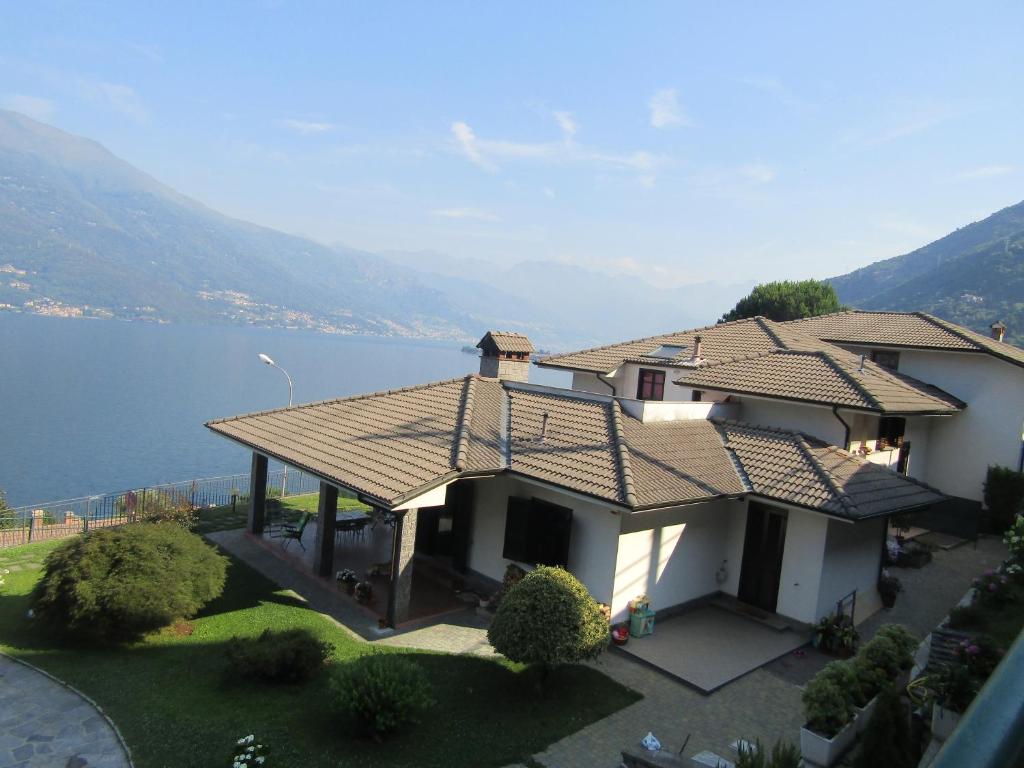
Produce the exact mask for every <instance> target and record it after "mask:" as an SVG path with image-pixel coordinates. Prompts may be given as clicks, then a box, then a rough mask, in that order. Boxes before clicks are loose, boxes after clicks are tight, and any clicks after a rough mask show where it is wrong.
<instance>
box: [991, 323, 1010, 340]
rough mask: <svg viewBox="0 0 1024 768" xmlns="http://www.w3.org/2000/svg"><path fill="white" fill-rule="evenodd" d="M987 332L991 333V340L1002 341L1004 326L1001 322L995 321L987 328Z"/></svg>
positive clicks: (1004, 332) (1004, 333)
mask: <svg viewBox="0 0 1024 768" xmlns="http://www.w3.org/2000/svg"><path fill="white" fill-rule="evenodd" d="M989 330H990V331H992V338H993V339H995V340H996V341H1002V340H1003V336H1005V335H1006V326H1005V325H1004V324H1003V321H1002V320H996V321H995V322H994V323H992V325H990V326H989Z"/></svg>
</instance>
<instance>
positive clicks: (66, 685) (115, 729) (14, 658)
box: [0, 651, 135, 768]
mask: <svg viewBox="0 0 1024 768" xmlns="http://www.w3.org/2000/svg"><path fill="white" fill-rule="evenodd" d="M0 657H2V658H5V659H9V660H10V661H13V662H14V663H15V664H21V666H23V667H27V668H28V669H31V670H32V671H33V672H38V673H39V674H41V675H43V676H44V677H48V678H49V679H50V680H52V681H53V682H55V683H57V684H58V685H60V686H61V687H63V688H66V689H67V690H69V691H71V692H72V693H73V694H75V695H76V696H78V697H79V698H80V699H82V700H83V701H85V702H87V703H88V704H90V705H91V706H92V707H93V708H94V709H95V710H96V711H97V712H99V714H100V717H102V718H103V719H104V720H105V721H106V723H107V725H109V726H110V729H111V730H112V731H113V732H114V735H115V736H116V737H117V742H118V744H120V745H121V749H122V750H123V751H124V756H125V758H127V760H128V768H135V762H134V761H133V760H132V751H131V749H130V748H129V747H128V743H127V742H126V741H125V740H124V736H122V735H121V730H120V729H119V728H118V727H117V725H116V724H115V723H114V721H113V720H111V719H110V717H109V716H108V715H107V713H106V712H104V711H103V707H101V706H100V705H99V704H97V703H96V702H95V701H93V700H92V699H91V698H90V697H88V696H86V695H85V694H84V693H82V692H81V691H80V690H78V689H77V688H75V686H73V685H71V684H70V683H65V682H64V681H63V680H61V679H60V678H59V677H54V676H53V675H51V674H50V673H49V672H47V671H46V670H45V669H40V668H39V667H37V666H36V665H35V664H30V663H29V662H27V661H25V660H24V659H19V658H18V657H17V656H11V655H10V654H9V653H4V652H3V651H0Z"/></svg>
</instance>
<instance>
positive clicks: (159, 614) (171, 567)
mask: <svg viewBox="0 0 1024 768" xmlns="http://www.w3.org/2000/svg"><path fill="white" fill-rule="evenodd" d="M227 563H228V560H227V558H226V557H224V556H222V555H219V554H217V551H216V550H215V549H214V548H213V547H211V546H209V545H208V544H206V543H205V542H204V541H203V540H202V539H201V538H200V537H199V536H196V535H195V534H193V533H189V532H188V531H186V530H185V529H184V528H181V527H180V526H177V525H173V524H171V523H154V524H146V525H141V524H135V525H126V526H122V527H120V528H101V529H98V530H94V531H92V532H90V533H88V534H86V535H85V536H82V537H80V538H77V539H71V540H69V541H68V542H67V543H65V544H63V545H61V546H60V547H59V548H57V549H55V550H53V551H52V552H51V553H50V554H49V555H47V557H46V561H45V563H44V565H43V578H42V579H41V580H40V581H39V583H38V584H37V585H36V588H35V590H34V592H33V593H32V607H33V609H34V611H35V613H36V615H37V616H38V617H39V620H40V621H42V622H44V623H46V624H48V625H50V626H51V627H52V628H53V629H54V630H55V631H57V632H60V633H62V634H64V635H65V636H66V637H68V638H70V639H82V640H92V641H113V642H117V641H127V640H134V639H137V638H139V637H141V636H142V635H143V634H145V633H146V632H149V631H152V630H155V629H159V628H161V627H164V626H167V625H168V624H170V623H172V622H173V621H174V620H175V619H182V618H188V617H190V616H193V615H195V614H196V613H197V612H198V611H199V609H200V608H202V607H203V606H204V605H205V604H206V603H207V602H209V601H210V600H212V599H213V598H215V597H217V596H218V595H220V593H221V591H222V590H223V589H224V580H225V576H226V574H227Z"/></svg>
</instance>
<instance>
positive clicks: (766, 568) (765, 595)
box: [738, 502, 786, 613]
mask: <svg viewBox="0 0 1024 768" xmlns="http://www.w3.org/2000/svg"><path fill="white" fill-rule="evenodd" d="M785 546H786V511H785V510H782V509H775V508H774V507H767V506H764V505H763V504H758V503H756V502H751V503H750V505H749V506H748V507H747V534H746V539H745V540H744V542H743V565H742V567H741V569H740V588H739V595H738V596H739V599H740V600H741V601H742V602H744V603H748V604H750V605H753V606H755V607H757V608H760V609H762V610H765V611H768V612H770V613H774V612H775V606H776V603H777V602H778V600H779V581H780V579H781V578H782V553H783V551H784V549H785Z"/></svg>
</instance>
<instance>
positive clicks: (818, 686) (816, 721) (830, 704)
mask: <svg viewBox="0 0 1024 768" xmlns="http://www.w3.org/2000/svg"><path fill="white" fill-rule="evenodd" d="M803 702H804V715H805V716H806V717H807V727H808V728H810V729H811V730H812V731H817V732H818V733H820V734H821V735H822V736H824V737H825V738H826V739H831V738H832V737H833V736H835V735H836V734H837V733H839V731H841V730H842V729H843V726H845V725H846V724H847V723H848V722H850V718H851V717H852V715H853V710H852V709H850V702H849V700H848V699H847V698H846V695H845V694H844V693H843V692H842V691H841V690H839V687H838V686H837V685H836V684H835V683H833V682H832V681H831V680H828V679H826V678H822V677H820V676H817V675H816V676H815V677H814V678H812V679H811V681H810V682H809V683H807V687H806V688H804V694H803Z"/></svg>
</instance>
